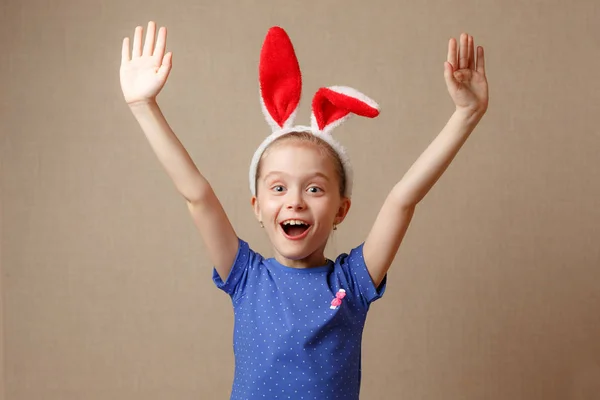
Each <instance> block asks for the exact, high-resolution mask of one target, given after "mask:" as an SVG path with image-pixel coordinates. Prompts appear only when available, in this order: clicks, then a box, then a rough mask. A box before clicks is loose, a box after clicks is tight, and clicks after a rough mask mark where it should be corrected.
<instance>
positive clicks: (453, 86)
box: [444, 61, 458, 92]
mask: <svg viewBox="0 0 600 400" xmlns="http://www.w3.org/2000/svg"><path fill="white" fill-rule="evenodd" d="M444 78H445V79H446V86H447V87H448V91H451V92H454V91H456V90H457V89H458V81H457V80H456V77H455V75H454V69H453V68H452V65H451V64H450V63H449V62H447V61H446V62H444Z"/></svg>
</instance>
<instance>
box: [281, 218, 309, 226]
mask: <svg viewBox="0 0 600 400" xmlns="http://www.w3.org/2000/svg"><path fill="white" fill-rule="evenodd" d="M283 225H306V224H305V223H304V222H302V221H300V220H297V219H288V220H287V221H283Z"/></svg>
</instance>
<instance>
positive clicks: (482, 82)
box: [444, 33, 488, 113]
mask: <svg viewBox="0 0 600 400" xmlns="http://www.w3.org/2000/svg"><path fill="white" fill-rule="evenodd" d="M444 77H445V79H446V85H447V87H448V93H450V97H452V100H453V101H454V104H455V105H456V108H457V109H464V110H468V111H470V112H480V113H483V112H485V111H486V110H487V107H488V84H487V78H486V76H485V59H484V55H483V47H481V46H479V47H477V60H476V59H475V45H474V43H473V36H470V35H467V34H466V33H463V34H461V35H460V47H459V48H458V49H457V43H456V39H454V38H452V39H450V41H449V43H448V60H447V61H446V62H445V63H444Z"/></svg>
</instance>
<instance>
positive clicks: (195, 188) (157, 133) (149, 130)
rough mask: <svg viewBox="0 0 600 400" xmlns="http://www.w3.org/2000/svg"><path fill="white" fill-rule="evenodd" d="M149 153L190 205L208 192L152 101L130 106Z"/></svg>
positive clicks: (188, 157) (191, 162) (205, 184)
mask: <svg viewBox="0 0 600 400" xmlns="http://www.w3.org/2000/svg"><path fill="white" fill-rule="evenodd" d="M130 109H131V111H132V113H133V115H134V116H135V118H136V120H137V121H138V123H139V124H140V126H141V128H142V130H143V132H144V134H145V135H146V138H147V139H148V142H149V143H150V146H151V147H152V150H154V153H155V154H156V156H157V157H158V160H159V161H160V163H161V164H162V166H163V167H164V169H165V170H166V172H167V174H168V175H169V177H170V178H171V179H172V180H173V183H174V184H175V187H176V188H177V190H178V191H179V193H181V195H182V196H183V197H185V198H186V199H187V200H188V201H190V202H195V201H198V200H200V199H202V197H203V196H204V195H205V194H206V193H207V192H208V190H207V189H209V188H210V186H209V184H208V182H207V181H206V179H205V178H204V177H203V176H202V174H201V173H200V171H199V170H198V168H197V167H196V165H195V164H194V162H193V161H192V159H191V157H190V155H189V154H188V152H187V151H186V150H185V148H184V147H183V145H182V144H181V142H180V141H179V139H178V138H177V136H176V135H175V133H174V132H173V130H172V129H171V127H170V126H169V124H168V123H167V120H166V119H165V117H164V115H163V114H162V112H161V110H160V108H159V106H158V104H157V103H156V102H155V101H148V102H143V103H137V104H133V105H130Z"/></svg>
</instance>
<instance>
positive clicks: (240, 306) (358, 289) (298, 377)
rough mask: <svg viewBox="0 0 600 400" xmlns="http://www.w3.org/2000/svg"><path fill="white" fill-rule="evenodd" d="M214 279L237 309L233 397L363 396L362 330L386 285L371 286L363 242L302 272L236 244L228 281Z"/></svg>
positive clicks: (352, 398)
mask: <svg viewBox="0 0 600 400" xmlns="http://www.w3.org/2000/svg"><path fill="white" fill-rule="evenodd" d="M213 280H214V282H215V284H216V285H217V287H218V288H220V289H221V290H223V291H225V292H226V293H227V294H229V296H230V297H231V300H232V303H233V307H234V314H235V327H234V335H233V342H234V343H233V349H234V354H235V377H234V382H233V389H232V393H231V400H254V399H311V400H314V399H343V400H355V399H358V395H359V390H360V377H361V339H362V333H363V327H364V324H365V319H366V316H367V311H368V310H369V305H370V304H371V302H373V301H375V300H377V299H378V298H380V297H381V296H382V295H383V293H384V291H385V285H386V281H385V279H384V281H383V283H382V284H381V285H380V287H379V288H376V287H375V286H374V285H373V281H372V280H371V277H370V276H369V273H368V271H367V268H366V266H365V262H364V259H363V252H362V244H361V245H360V246H358V247H357V248H355V249H353V250H352V251H351V252H350V254H341V255H340V256H338V257H337V259H336V261H335V262H333V261H328V262H327V264H326V265H323V266H320V267H314V268H306V269H298V268H290V267H286V266H284V265H282V264H280V263H279V262H277V261H276V260H275V259H273V258H269V259H265V258H263V257H262V256H261V255H260V254H258V253H255V252H254V251H252V250H251V249H250V247H249V246H248V244H247V243H246V242H244V241H243V240H239V248H238V254H237V256H236V259H235V263H234V265H233V267H232V269H231V272H230V274H229V276H228V277H227V279H226V280H225V281H223V280H222V279H221V278H220V277H219V275H218V274H217V272H216V270H215V271H214V272H213Z"/></svg>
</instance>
